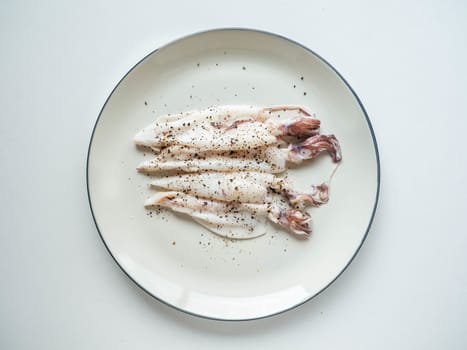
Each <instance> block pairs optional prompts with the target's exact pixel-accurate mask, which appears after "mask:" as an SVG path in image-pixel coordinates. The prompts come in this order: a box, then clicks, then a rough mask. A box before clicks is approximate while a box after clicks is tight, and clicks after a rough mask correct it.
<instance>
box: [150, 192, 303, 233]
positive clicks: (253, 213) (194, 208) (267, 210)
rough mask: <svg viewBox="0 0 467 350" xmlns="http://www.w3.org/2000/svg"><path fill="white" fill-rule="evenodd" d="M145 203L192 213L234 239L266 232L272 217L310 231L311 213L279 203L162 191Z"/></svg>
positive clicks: (297, 229)
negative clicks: (238, 201)
mask: <svg viewBox="0 0 467 350" xmlns="http://www.w3.org/2000/svg"><path fill="white" fill-rule="evenodd" d="M145 206H146V207H149V208H151V207H154V206H159V207H166V208H170V209H172V210H173V211H176V212H180V213H183V214H186V215H189V216H190V217H191V218H193V219H194V220H195V221H197V222H198V223H199V224H201V225H203V226H204V227H206V228H207V229H209V230H210V231H212V232H214V233H216V234H218V235H221V236H224V237H228V238H233V239H250V238H256V237H259V236H261V235H264V234H265V233H266V231H267V226H266V223H267V221H271V222H273V223H276V224H278V225H280V226H281V227H283V228H285V229H286V230H287V231H289V232H291V233H293V234H296V235H298V236H308V235H309V234H310V233H311V228H310V226H309V222H310V220H311V218H310V216H309V215H308V214H306V213H304V212H302V211H300V210H297V209H289V208H282V207H280V206H279V205H277V204H237V205H232V204H230V203H225V202H219V201H214V200H210V199H201V198H197V197H195V196H192V195H189V194H186V193H183V192H159V193H157V194H155V195H154V196H152V197H151V198H149V199H148V200H147V201H146V203H145Z"/></svg>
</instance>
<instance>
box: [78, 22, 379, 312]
mask: <svg viewBox="0 0 467 350" xmlns="http://www.w3.org/2000/svg"><path fill="white" fill-rule="evenodd" d="M224 104H247V105H257V106H271V105H281V104H294V105H296V104H299V105H304V106H307V107H308V108H309V109H311V110H312V111H313V112H315V113H316V115H317V117H318V118H319V119H320V120H321V125H322V127H321V133H323V134H329V133H333V134H335V135H336V136H337V138H338V139H339V141H340V143H341V146H342V153H343V161H342V162H341V164H340V166H339V168H338V169H337V172H336V173H335V175H334V177H333V179H332V182H331V192H330V193H331V197H330V201H329V203H328V204H327V205H325V206H322V207H320V208H313V209H312V210H311V215H312V217H313V233H312V235H311V237H310V238H309V239H307V240H298V239H295V238H294V237H292V236H291V235H289V234H287V233H286V232H285V231H281V230H280V229H278V230H276V231H274V230H271V232H268V233H267V234H266V235H264V236H262V237H260V238H258V239H253V240H246V241H229V240H225V239H222V238H220V237H218V236H216V235H214V234H212V233H210V232H209V231H207V230H206V229H205V228H203V227H202V226H200V225H198V224H196V223H194V222H192V221H191V220H189V219H187V218H184V217H183V216H180V215H176V214H173V213H170V212H165V211H163V212H160V213H156V212H149V211H147V210H145V209H144V207H143V202H144V200H145V199H146V198H147V197H149V196H150V194H151V191H152V190H150V189H149V188H148V187H147V184H148V182H149V180H150V179H149V178H148V177H147V176H145V175H142V174H139V173H137V172H136V169H135V168H136V166H137V165H138V164H139V163H140V162H141V161H143V160H145V159H148V157H150V155H149V154H144V153H143V152H142V151H140V150H138V149H137V148H136V147H135V146H134V144H133V136H134V134H135V133H136V132H137V131H138V130H140V129H141V128H143V127H144V126H146V125H148V124H150V123H151V122H153V121H154V120H155V119H156V118H157V116H158V115H163V114H166V113H177V112H181V111H186V110H191V109H201V108H206V107H208V106H212V105H224ZM334 167H335V165H334V164H333V163H332V162H331V160H330V157H328V156H321V157H319V158H318V159H315V160H312V161H309V162H307V163H306V164H304V165H303V166H300V167H297V168H296V169H292V170H290V172H289V174H290V177H291V178H292V181H293V182H294V183H295V184H296V186H297V187H301V188H302V189H304V190H306V189H309V188H310V186H311V184H316V183H320V182H322V181H325V180H327V179H328V178H329V175H330V174H331V172H332V171H333V169H334ZM87 185H88V194H89V201H90V205H91V209H92V213H93V216H94V220H95V223H96V226H97V228H98V231H99V233H100V235H101V237H102V240H103V241H104V243H105V245H106V247H107V249H108V250H109V252H110V254H111V255H112V257H113V258H114V259H115V261H116V262H117V264H118V265H119V266H120V267H121V268H122V270H123V271H124V272H125V273H126V274H127V275H128V276H129V277H130V278H131V279H132V280H133V281H134V282H135V283H136V284H137V285H139V286H140V287H141V288H143V289H144V290H145V291H146V292H147V293H149V294H150V295H152V296H154V297H155V298H157V299H159V300H161V301H163V302H165V303H167V304H169V305H171V306H173V307H175V308H177V309H179V310H182V311H185V312H188V313H191V314H194V315H198V316H202V317H208V318H214V319H224V320H245V319H254V318H261V317H266V316H270V315H274V314H277V313H280V312H283V311H285V310H288V309H291V308H293V307H295V306H297V305H300V304H302V303H304V302H305V301H307V300H309V299H311V298H312V297H313V296H315V295H317V294H318V293H320V292H321V291H322V290H323V289H325V288H326V287H327V286H328V285H329V284H331V283H332V282H333V281H334V280H335V279H336V278H337V277H338V276H339V275H340V274H341V273H342V272H343V270H344V269H345V268H346V267H347V266H348V264H349V263H350V262H351V260H352V259H353V257H354V256H355V254H356V253H357V251H358V250H359V248H360V246H361V245H362V243H363V241H364V239H365V237H366V235H367V232H368V229H369V226H370V224H371V222H372V219H373V215H374V212H375V209H376V203H377V199H378V193H379V160H378V152H377V146H376V141H375V137H374V134H373V131H372V128H371V125H370V121H369V119H368V116H367V115H366V113H365V110H364V109H363V106H362V104H361V103H360V101H359V99H358V97H357V96H356V95H355V93H354V92H353V90H352V89H351V88H350V86H349V85H348V84H347V83H346V81H345V80H344V79H343V78H342V77H341V76H340V75H339V73H337V72H336V70H335V69H334V68H332V67H331V66H330V65H329V64H328V63H327V62H326V61H324V60H323V59H322V58H321V57H319V56H318V55H317V54H315V53H314V52H312V51H310V50H309V49H307V48H305V47H303V46H301V45H300V44H298V43H296V42H293V41H291V40H289V39H286V38H284V37H281V36H278V35H274V34H270V33H265V32H260V31H254V30H245V29H222V30H213V31H208V32H202V33H198V34H194V35H191V36H188V37H185V38H182V39H179V40H177V41H175V42H172V43H170V44H168V45H166V46H164V47H162V48H160V49H158V50H156V51H154V52H152V53H151V54H149V55H148V56H146V57H145V58H144V59H143V60H141V61H140V62H139V63H137V64H136V65H135V66H134V67H133V68H132V69H131V70H130V71H129V72H128V73H127V74H126V75H125V76H124V77H123V79H122V80H121V81H120V82H119V83H118V85H117V86H116V88H115V89H114V90H113V91H112V93H111V95H110V96H109V98H108V99H107V101H106V103H105V105H104V107H103V108H102V111H101V113H100V115H99V118H98V120H97V122H96V125H95V127H94V131H93V135H92V138H91V143H90V146H89V152H88V164H87Z"/></svg>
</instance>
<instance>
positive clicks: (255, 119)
mask: <svg viewBox="0 0 467 350" xmlns="http://www.w3.org/2000/svg"><path fill="white" fill-rule="evenodd" d="M287 110H294V111H297V112H298V115H297V116H294V117H289V118H286V119H280V115H278V114H276V113H273V112H278V111H287ZM319 127H320V121H319V120H318V119H317V118H316V117H315V116H312V115H311V114H310V113H309V112H308V111H307V110H305V109H304V108H303V107H300V106H290V105H286V106H276V107H266V108H260V107H254V106H220V107H211V108H208V109H205V110H201V111H190V112H186V113H180V114H177V115H171V116H169V115H167V116H163V117H161V118H158V120H157V121H156V122H154V123H153V124H151V125H149V126H147V127H145V128H144V129H143V130H141V131H140V132H138V133H137V134H136V136H135V138H134V141H135V143H136V144H137V145H139V146H146V147H151V148H153V149H160V148H163V147H167V146H170V145H182V146H187V147H195V148H203V149H206V148H207V149H216V150H219V151H230V150H235V151H238V150H249V149H251V148H258V147H265V146H269V145H273V144H276V143H277V141H278V139H280V138H282V137H286V136H287V137H291V136H292V137H298V138H304V137H309V136H314V135H317V134H318V133H319Z"/></svg>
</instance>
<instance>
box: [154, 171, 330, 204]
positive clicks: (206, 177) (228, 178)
mask: <svg viewBox="0 0 467 350" xmlns="http://www.w3.org/2000/svg"><path fill="white" fill-rule="evenodd" d="M150 185H151V186H152V187H155V188H159V189H164V190H171V191H181V192H184V193H188V194H190V195H192V196H196V197H201V198H208V199H213V200H218V201H223V202H238V203H255V204H259V203H266V202H271V200H272V196H271V194H278V195H281V196H283V197H285V198H286V199H287V200H288V202H289V203H290V204H291V205H293V206H296V207H304V206H307V205H311V206H315V207H317V206H320V205H322V204H325V203H327V201H328V199H329V194H328V185H327V184H326V183H323V184H320V185H314V186H312V191H311V192H310V193H303V192H300V191H297V190H295V189H294V188H293V186H292V185H291V184H290V183H289V182H288V181H286V180H285V179H282V178H278V177H276V176H274V175H272V174H267V173H258V172H247V171H245V172H232V173H219V172H206V173H201V174H183V175H176V176H165V177H160V178H157V179H155V180H153V181H152V182H151V183H150Z"/></svg>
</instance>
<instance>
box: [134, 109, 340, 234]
mask: <svg viewBox="0 0 467 350" xmlns="http://www.w3.org/2000/svg"><path fill="white" fill-rule="evenodd" d="M290 111H295V112H296V113H295V112H290ZM281 114H282V115H281ZM320 124H321V122H320V121H319V120H318V119H317V118H316V117H315V116H314V115H311V113H310V112H308V111H307V110H306V109H305V108H303V107H300V106H292V105H284V106H274V107H265V108H262V107H255V106H246V105H240V106H219V107H211V108H207V109H204V110H199V111H189V112H183V113H178V114H174V115H165V116H162V117H159V118H158V119H157V121H156V122H154V123H152V124H151V125H149V126H147V127H145V128H144V129H142V130H141V131H140V132H138V133H137V134H136V136H135V137H134V142H135V143H136V145H137V146H142V147H148V148H151V149H152V150H153V151H154V152H156V153H157V154H156V156H155V158H154V159H151V160H147V161H144V162H142V163H141V164H140V165H139V166H138V168H137V169H138V171H140V172H145V173H147V175H151V174H157V175H164V174H165V175H166V176H160V177H157V178H153V180H152V182H151V183H150V186H151V187H152V188H156V189H158V190H161V191H159V192H157V193H156V194H155V195H153V196H152V197H151V198H149V199H148V200H147V201H146V202H145V206H146V207H147V208H151V207H154V206H155V207H165V208H169V209H171V210H173V211H175V212H179V213H183V214H185V215H187V216H189V217H190V218H192V219H193V220H195V221H196V222H198V223H199V224H201V225H203V226H204V227H206V228H207V229H209V230H210V231H212V232H214V233H216V234H218V235H221V236H224V237H228V238H231V239H250V238H255V237H258V236H261V235H263V234H265V233H266V232H267V229H268V225H270V224H271V223H274V224H276V225H279V226H281V227H283V228H284V229H286V230H287V231H288V232H290V233H293V234H295V235H297V236H300V237H307V236H308V235H309V234H310V233H311V228H310V221H311V218H310V216H309V214H308V213H307V212H305V209H306V207H308V206H314V207H318V206H320V205H323V204H325V203H327V202H328V200H329V186H328V183H327V182H323V183H321V184H319V185H312V186H311V191H310V192H302V191H298V190H297V189H295V188H294V187H293V186H292V185H291V183H290V182H289V181H288V180H287V179H286V178H283V177H278V176H276V175H275V174H279V173H284V172H285V171H286V170H287V164H290V163H293V164H300V163H302V162H303V161H305V160H308V159H313V158H316V157H317V156H318V155H320V154H321V153H324V152H326V153H329V155H330V156H331V158H332V160H333V161H334V162H336V163H337V162H340V161H341V159H342V154H341V148H340V144H339V142H338V141H337V139H336V137H335V136H334V135H332V134H331V135H321V134H320V133H319V130H320ZM336 169H337V166H336ZM334 171H335V170H334ZM331 177H332V175H331Z"/></svg>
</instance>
